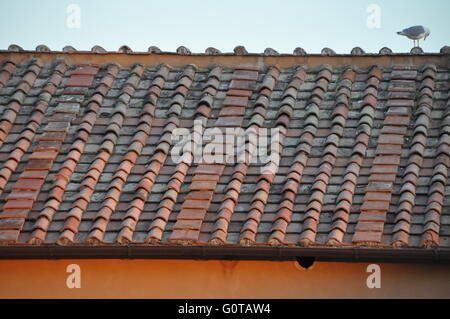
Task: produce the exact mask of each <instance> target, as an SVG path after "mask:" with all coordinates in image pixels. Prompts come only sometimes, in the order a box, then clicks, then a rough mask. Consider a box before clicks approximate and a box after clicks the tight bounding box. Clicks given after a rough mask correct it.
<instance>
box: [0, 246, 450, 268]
mask: <svg viewBox="0 0 450 319" xmlns="http://www.w3.org/2000/svg"><path fill="white" fill-rule="evenodd" d="M301 257H313V258H315V260H316V261H329V262H330V261H334V262H387V263H440V264H449V263H450V248H430V249H416V248H402V249H398V248H397V249H396V248H371V247H330V248H324V247H317V248H316V247H308V248H305V247H290V246H289V247H258V246H252V247H241V246H205V245H201V246H142V245H128V246H117V245H113V246H50V245H49V246H3V247H0V259H194V260H198V259H200V260H270V261H288V260H296V259H297V258H301Z"/></svg>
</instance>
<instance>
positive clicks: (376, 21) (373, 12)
mask: <svg viewBox="0 0 450 319" xmlns="http://www.w3.org/2000/svg"><path fill="white" fill-rule="evenodd" d="M366 12H367V13H368V14H369V15H368V16H367V19H366V25H367V27H368V28H369V29H379V28H381V7H380V6H379V5H378V4H375V3H371V4H369V5H368V6H367V8H366Z"/></svg>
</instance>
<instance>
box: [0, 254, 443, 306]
mask: <svg viewBox="0 0 450 319" xmlns="http://www.w3.org/2000/svg"><path fill="white" fill-rule="evenodd" d="M70 264H77V265H79V266H80V269H81V274H80V283H81V287H80V288H68V286H67V284H66V280H67V277H68V276H69V275H70V273H67V272H66V269H67V266H68V265H70ZM368 265H369V263H331V262H316V263H315V264H314V265H313V266H312V267H311V268H309V269H306V270H305V269H303V268H300V267H299V266H298V264H297V263H295V262H290V261H287V262H278V261H277V262H275V261H218V260H211V261H200V260H3V261H0V298H411V297H412V298H450V266H448V265H425V264H422V265H420V264H379V265H380V267H381V288H372V289H370V288H368V287H367V285H366V279H367V277H368V276H369V275H370V273H367V272H366V271H367V266H368Z"/></svg>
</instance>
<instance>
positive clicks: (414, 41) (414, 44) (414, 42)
mask: <svg viewBox="0 0 450 319" xmlns="http://www.w3.org/2000/svg"><path fill="white" fill-rule="evenodd" d="M413 47H414V48H415V47H416V40H414V39H413Z"/></svg>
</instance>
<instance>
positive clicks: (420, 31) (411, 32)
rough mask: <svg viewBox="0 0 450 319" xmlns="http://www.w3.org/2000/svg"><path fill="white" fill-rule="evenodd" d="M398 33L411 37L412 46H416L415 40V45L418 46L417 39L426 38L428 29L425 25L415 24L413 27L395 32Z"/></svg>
mask: <svg viewBox="0 0 450 319" xmlns="http://www.w3.org/2000/svg"><path fill="white" fill-rule="evenodd" d="M397 34H399V35H404V36H406V37H408V38H409V39H412V40H413V42H414V46H416V40H417V46H419V40H420V39H422V38H423V39H424V40H426V39H427V37H428V36H429V35H430V29H428V28H427V27H424V26H422V25H416V26H413V27H409V28H406V29H404V30H402V31H399V32H397Z"/></svg>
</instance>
